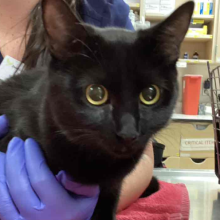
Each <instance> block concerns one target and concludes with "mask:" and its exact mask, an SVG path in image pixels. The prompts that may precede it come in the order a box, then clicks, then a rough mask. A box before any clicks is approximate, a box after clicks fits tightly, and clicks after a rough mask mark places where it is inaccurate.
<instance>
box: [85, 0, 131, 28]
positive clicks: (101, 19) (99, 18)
mask: <svg viewBox="0 0 220 220" xmlns="http://www.w3.org/2000/svg"><path fill="white" fill-rule="evenodd" d="M83 2H84V3H83V8H82V12H81V14H82V16H83V20H84V21H85V22H86V23H89V24H92V25H95V26H98V27H121V28H126V29H129V30H134V28H133V26H132V24H131V21H130V19H129V17H128V15H129V11H130V8H129V6H128V5H127V4H126V3H125V2H124V0H83Z"/></svg>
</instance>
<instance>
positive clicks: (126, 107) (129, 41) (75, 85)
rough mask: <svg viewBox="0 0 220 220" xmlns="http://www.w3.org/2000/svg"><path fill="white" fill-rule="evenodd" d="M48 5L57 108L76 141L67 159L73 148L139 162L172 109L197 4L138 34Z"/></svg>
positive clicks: (56, 116)
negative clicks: (86, 21) (100, 25)
mask: <svg viewBox="0 0 220 220" xmlns="http://www.w3.org/2000/svg"><path fill="white" fill-rule="evenodd" d="M42 7H43V21H44V26H45V29H46V33H47V38H48V46H49V48H50V53H51V55H52V60H51V63H50V67H49V76H50V82H51V86H50V93H49V94H50V109H51V111H52V116H53V120H54V122H55V124H56V125H57V128H58V130H59V132H60V133H61V134H62V135H64V136H66V137H67V138H68V140H69V141H70V142H72V143H73V145H74V150H73V149H69V151H68V152H67V156H69V157H67V158H68V159H66V160H70V161H71V160H72V159H73V158H72V157H71V156H70V155H71V152H72V154H74V155H77V156H79V155H80V154H82V155H83V156H84V157H83V159H82V160H86V161H87V162H88V161H90V162H91V163H89V162H88V164H90V165H91V164H92V162H93V163H94V161H93V160H96V162H97V164H99V165H100V166H102V165H103V167H105V163H109V160H108V159H109V158H112V161H113V162H115V161H117V160H123V159H124V160H126V158H127V159H135V160H137V158H138V157H140V155H141V153H142V152H143V150H144V148H145V145H146V143H147V141H148V140H149V139H150V138H151V137H152V135H153V134H155V133H156V132H157V131H158V130H160V129H161V128H163V127H164V126H165V125H166V124H167V122H168V120H169V119H170V117H171V114H172V112H173V109H174V106H175V102H176V98H177V90H178V86H177V70H176V62H177V60H178V58H179V50H180V44H181V42H182V41H183V39H184V37H185V34H186V32H187V29H188V27H189V23H190V19H191V16H192V13H193V8H194V3H193V2H188V3H186V4H184V5H183V6H182V7H180V8H179V9H177V11H175V12H174V13H173V14H172V15H171V16H169V17H168V18H167V19H166V20H165V21H163V22H162V23H160V24H159V25H157V26H154V27H153V28H150V29H148V30H141V31H138V32H132V31H128V30H124V29H117V28H105V29H100V28H95V27H93V26H90V25H86V24H83V23H81V22H79V20H78V19H77V16H75V15H74V14H73V13H72V12H71V10H70V9H69V7H68V6H67V4H65V3H64V2H63V1H62V0H43V4H42ZM60 147H61V148H62V146H60ZM59 153H61V151H59ZM54 155H56V153H55V150H54ZM89 158H90V159H89ZM99 162H100V163H99ZM135 162H136V161H135ZM111 165H112V164H109V166H111ZM91 166H92V165H91ZM100 169H102V167H100ZM103 169H104V168H103Z"/></svg>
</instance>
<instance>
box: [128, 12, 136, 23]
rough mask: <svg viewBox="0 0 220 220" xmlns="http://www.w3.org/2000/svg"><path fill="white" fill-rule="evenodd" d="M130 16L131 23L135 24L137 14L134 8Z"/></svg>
mask: <svg viewBox="0 0 220 220" xmlns="http://www.w3.org/2000/svg"><path fill="white" fill-rule="evenodd" d="M129 18H130V20H131V23H132V24H133V25H134V24H135V14H134V12H133V10H130V12H129Z"/></svg>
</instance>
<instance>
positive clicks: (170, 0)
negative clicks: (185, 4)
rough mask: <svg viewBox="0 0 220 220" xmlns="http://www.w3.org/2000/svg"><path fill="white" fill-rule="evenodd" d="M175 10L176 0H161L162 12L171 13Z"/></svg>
mask: <svg viewBox="0 0 220 220" xmlns="http://www.w3.org/2000/svg"><path fill="white" fill-rule="evenodd" d="M174 10H175V0H161V2H160V13H161V14H170V13H171V12H173V11H174Z"/></svg>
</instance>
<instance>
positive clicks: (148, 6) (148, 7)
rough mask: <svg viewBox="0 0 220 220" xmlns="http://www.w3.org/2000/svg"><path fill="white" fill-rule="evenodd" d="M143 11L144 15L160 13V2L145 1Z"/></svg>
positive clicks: (153, 0)
mask: <svg viewBox="0 0 220 220" xmlns="http://www.w3.org/2000/svg"><path fill="white" fill-rule="evenodd" d="M145 11H146V13H159V12H160V0H146V1H145Z"/></svg>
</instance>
